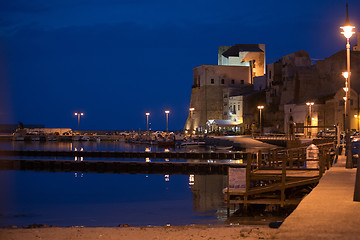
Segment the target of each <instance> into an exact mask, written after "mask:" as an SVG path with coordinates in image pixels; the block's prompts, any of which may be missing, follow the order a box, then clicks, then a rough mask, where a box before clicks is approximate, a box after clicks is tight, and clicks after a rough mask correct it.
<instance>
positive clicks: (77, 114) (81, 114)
mask: <svg viewBox="0 0 360 240" xmlns="http://www.w3.org/2000/svg"><path fill="white" fill-rule="evenodd" d="M75 116H77V118H78V131H79V130H80V116H84V113H82V112H79V113H78V112H76V113H75Z"/></svg>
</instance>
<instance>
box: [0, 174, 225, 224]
mask: <svg viewBox="0 0 360 240" xmlns="http://www.w3.org/2000/svg"><path fill="white" fill-rule="evenodd" d="M0 180H1V181H0V195H1V196H4V197H2V198H1V204H0V226H7V225H16V226H24V225H29V224H33V223H36V224H47V225H55V226H118V225H119V224H130V225H131V226H146V225H166V224H171V225H187V224H207V223H212V224H214V223H215V224H216V223H222V222H223V221H222V220H221V219H223V217H224V216H221V212H224V210H225V209H226V207H225V206H224V204H223V197H222V192H221V190H222V188H223V187H224V183H225V182H224V181H226V178H225V176H222V175H195V176H194V175H190V177H189V175H160V174H148V175H144V174H94V173H73V172H67V173H49V172H35V171H0Z"/></svg>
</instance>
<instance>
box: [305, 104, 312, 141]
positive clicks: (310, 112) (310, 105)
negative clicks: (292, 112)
mask: <svg viewBox="0 0 360 240" xmlns="http://www.w3.org/2000/svg"><path fill="white" fill-rule="evenodd" d="M306 105H307V106H308V107H309V117H310V131H308V133H309V138H311V126H312V117H311V114H312V111H311V107H312V106H314V102H307V103H306Z"/></svg>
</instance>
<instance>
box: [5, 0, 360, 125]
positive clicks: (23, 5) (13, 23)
mask: <svg viewBox="0 0 360 240" xmlns="http://www.w3.org/2000/svg"><path fill="white" fill-rule="evenodd" d="M348 2H349V17H350V21H351V22H352V23H353V24H354V25H355V26H357V27H360V1H358V0H356V1H355V0H351V1H350V0H349V1H348ZM345 4H346V1H343V0H339V1H335V0H321V1H314V0H312V1H310V0H302V1H297V0H296V1H266V0H258V1H239V0H236V1H233V0H224V1H214V0H206V1H198V0H182V1H178V0H167V1H164V0H152V1H145V0H132V1H130V0H118V1H117V0H78V1H74V0H61V1H60V0H57V1H48V0H32V1H28V0H11V1H7V0H2V1H0V78H1V79H0V80H1V85H0V101H1V102H0V123H17V122H23V123H24V124H45V126H46V127H53V128H57V127H64V128H75V129H76V128H77V118H76V117H75V116H74V112H75V111H82V112H84V113H85V115H84V117H83V118H82V119H81V128H82V129H109V130H110V129H135V130H137V129H139V128H141V129H146V116H145V112H146V111H149V112H150V113H151V115H150V122H151V123H152V128H153V130H159V129H162V130H163V129H165V113H164V110H165V109H169V110H170V111H171V112H170V115H169V128H170V129H172V130H179V129H182V128H183V127H184V124H185V120H186V117H187V113H188V109H189V103H190V94H191V85H192V74H193V68H195V67H198V66H200V65H216V64H217V52H218V46H226V45H235V44H237V43H264V44H266V59H267V63H269V62H274V61H276V60H278V59H280V58H281V57H282V56H284V55H286V54H290V53H292V52H295V51H298V50H305V51H308V52H309V53H310V56H311V58H312V59H313V60H316V59H324V58H326V57H329V56H331V55H332V54H334V53H336V52H338V51H340V50H342V49H345V38H344V37H343V36H342V35H341V34H340V29H339V27H340V26H341V25H343V24H344V22H345V13H346V11H345V9H346V8H345ZM355 43H356V37H353V39H352V41H351V44H352V45H354V44H355Z"/></svg>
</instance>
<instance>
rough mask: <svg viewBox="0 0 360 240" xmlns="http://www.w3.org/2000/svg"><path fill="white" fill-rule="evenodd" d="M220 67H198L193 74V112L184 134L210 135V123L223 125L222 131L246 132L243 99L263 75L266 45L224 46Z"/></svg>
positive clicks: (219, 58)
mask: <svg viewBox="0 0 360 240" xmlns="http://www.w3.org/2000/svg"><path fill="white" fill-rule="evenodd" d="M218 63H219V65H203V66H199V67H197V68H195V69H194V71H193V85H192V91H191V100H190V108H191V109H192V110H191V111H189V115H188V118H187V121H186V124H185V128H184V129H185V133H189V134H195V133H196V132H208V131H209V130H213V129H214V128H213V127H212V126H210V125H211V123H220V122H221V123H222V124H217V126H218V128H217V130H219V131H225V130H231V131H238V132H241V131H243V129H244V126H245V122H244V116H245V113H244V109H245V108H244V106H245V105H244V95H247V94H249V93H252V92H253V91H254V82H253V79H254V77H257V76H263V75H264V66H265V45H264V44H237V45H235V46H221V47H219V53H218ZM215 120H229V121H226V122H224V121H215ZM225 123H226V124H225ZM247 125H249V124H247Z"/></svg>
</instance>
